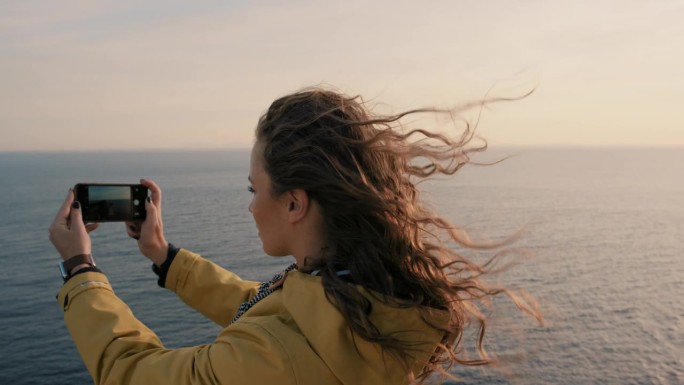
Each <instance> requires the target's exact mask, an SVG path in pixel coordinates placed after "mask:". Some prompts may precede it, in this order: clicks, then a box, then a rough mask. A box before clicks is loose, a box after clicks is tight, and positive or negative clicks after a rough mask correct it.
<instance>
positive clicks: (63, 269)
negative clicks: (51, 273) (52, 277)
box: [59, 261, 69, 280]
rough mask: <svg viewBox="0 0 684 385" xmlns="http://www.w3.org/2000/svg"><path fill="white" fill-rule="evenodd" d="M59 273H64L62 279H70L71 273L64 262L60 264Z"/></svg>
mask: <svg viewBox="0 0 684 385" xmlns="http://www.w3.org/2000/svg"><path fill="white" fill-rule="evenodd" d="M59 272H60V273H62V278H63V279H65V280H66V279H67V278H68V277H69V272H68V271H66V269H65V268H64V261H62V262H60V263H59Z"/></svg>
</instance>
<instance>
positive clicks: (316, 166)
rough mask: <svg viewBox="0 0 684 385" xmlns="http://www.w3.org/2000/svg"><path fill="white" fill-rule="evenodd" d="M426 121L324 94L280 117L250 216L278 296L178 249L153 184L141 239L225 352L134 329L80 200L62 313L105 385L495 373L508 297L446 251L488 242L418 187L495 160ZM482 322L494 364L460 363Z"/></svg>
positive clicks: (252, 175) (270, 114)
mask: <svg viewBox="0 0 684 385" xmlns="http://www.w3.org/2000/svg"><path fill="white" fill-rule="evenodd" d="M421 112H435V113H440V111H436V110H414V111H409V112H407V113H404V114H401V115H396V116H389V117H382V116H374V115H372V114H371V113H370V112H369V111H368V110H367V109H366V108H365V106H364V104H363V103H362V102H361V101H360V98H350V97H347V96H344V95H341V94H339V93H336V92H331V91H327V90H322V89H307V90H304V91H301V92H298V93H295V94H292V95H288V96H285V97H282V98H280V99H278V100H276V101H275V102H274V103H273V104H272V105H271V106H270V108H269V109H268V111H267V112H266V113H265V114H264V115H263V116H262V117H261V119H260V120H259V123H258V125H257V129H256V143H255V145H254V147H253V149H252V153H251V162H250V170H249V181H250V187H249V191H250V192H251V193H252V194H253V199H252V202H251V204H250V206H249V210H250V212H251V213H252V215H253V217H254V221H255V223H256V226H257V229H258V231H259V237H260V238H261V240H262V243H263V248H264V251H265V252H266V253H267V254H268V255H271V256H293V257H294V262H295V263H294V264H293V265H291V266H290V267H288V268H287V269H286V270H285V271H284V272H282V273H281V274H277V275H276V276H275V277H274V278H273V279H272V280H271V281H269V282H265V283H262V284H260V283H258V282H251V281H244V280H241V279H240V278H238V277H237V276H235V275H234V274H232V273H230V272H228V271H226V270H223V269H222V268H220V267H218V266H216V265H215V264H213V263H211V262H209V261H207V260H205V259H202V258H201V257H200V256H198V255H196V254H194V253H192V252H190V251H188V250H185V249H178V248H176V247H175V246H173V245H171V244H169V243H168V242H167V241H166V239H165V237H164V232H163V225H162V215H161V202H162V194H161V190H160V189H159V187H158V186H157V185H156V184H155V183H154V182H152V181H149V180H143V181H142V182H141V183H143V184H144V185H146V186H147V187H148V188H149V189H150V191H151V198H148V200H147V202H146V205H145V206H146V209H147V213H148V214H147V219H146V220H145V221H144V222H143V223H142V224H141V226H140V227H136V225H135V224H130V223H129V224H128V234H129V235H130V236H131V237H133V238H136V239H138V246H139V248H140V250H141V252H142V254H143V255H145V256H146V257H148V258H149V259H150V260H152V262H153V264H154V266H153V267H154V270H155V272H156V273H157V274H158V275H159V284H160V285H161V286H163V287H166V288H167V289H170V290H172V291H174V292H176V293H177V295H178V296H179V297H180V298H181V299H182V300H183V301H185V302H186V303H187V304H188V305H190V306H191V307H193V308H195V309H196V310H198V311H199V312H201V313H202V314H204V315H205V316H207V317H208V318H210V319H211V320H213V321H215V322H217V323H218V324H220V325H221V326H222V327H224V329H223V331H222V332H221V333H220V334H219V335H218V337H217V339H216V341H214V342H213V343H212V344H209V345H203V346H196V347H192V348H183V349H175V350H168V349H165V348H164V347H163V345H162V344H161V342H160V341H159V339H158V338H157V336H156V335H155V334H154V333H153V332H152V331H151V330H149V329H148V328H147V327H146V326H145V325H143V324H142V323H141V322H140V321H138V320H137V319H136V318H135V317H134V316H133V314H132V313H131V311H130V310H129V308H128V307H127V306H126V304H124V303H123V302H122V301H121V300H120V299H119V298H118V297H117V296H116V295H115V294H114V292H113V291H112V289H111V286H110V285H109V282H108V281H107V278H106V276H105V275H104V274H102V273H101V272H100V271H99V270H98V269H97V268H96V267H95V266H94V263H93V262H92V260H91V259H90V258H89V257H87V256H88V255H89V254H90V252H91V245H90V238H89V236H88V233H89V232H90V231H92V230H94V229H95V228H96V227H97V225H96V224H87V225H86V224H84V223H83V221H82V219H81V213H80V207H79V204H78V202H74V201H73V199H74V198H73V193H72V192H71V191H70V192H69V194H68V196H67V198H66V200H65V202H64V204H63V206H62V208H61V209H60V211H59V213H58V214H57V217H56V219H55V222H54V223H53V225H52V226H51V229H50V238H51V241H52V242H53V243H54V245H55V247H56V248H57V250H58V251H59V253H60V254H61V256H62V258H63V259H64V260H65V261H66V262H65V264H66V265H67V267H68V270H69V271H68V274H69V277H67V282H66V283H65V285H64V287H63V288H62V289H61V290H60V293H59V295H58V301H59V303H60V305H61V306H63V308H64V314H65V315H64V318H65V322H66V324H67V327H68V328H69V331H70V332H71V334H72V337H73V339H74V341H75V343H76V346H77V347H78V349H79V352H80V353H81V356H82V358H83V360H84V362H85V364H86V366H87V368H88V370H89V372H90V374H91V376H92V377H93V380H94V382H95V383H97V384H100V383H108V384H114V383H122V384H149V383H157V384H195V383H197V384H199V383H208V384H243V383H245V384H247V383H248V384H268V383H279V384H339V383H342V384H381V383H387V384H400V383H411V382H422V381H424V380H425V379H426V378H427V377H428V376H429V375H430V374H431V373H433V372H441V373H446V370H448V368H449V367H450V366H451V365H452V364H454V363H464V364H484V363H488V362H490V361H491V359H490V358H489V357H488V356H487V355H486V353H485V351H484V349H483V348H482V339H483V336H484V325H485V324H484V317H483V316H482V315H481V314H480V312H479V311H478V309H479V306H480V305H479V303H480V301H481V300H482V299H486V297H488V296H490V295H494V294H498V293H501V292H505V293H508V292H507V291H506V290H503V289H500V288H491V287H488V286H487V285H486V284H485V283H484V282H483V281H482V280H481V276H482V275H483V274H485V273H486V272H487V270H486V268H485V267H481V266H478V265H476V264H474V263H472V262H471V261H469V260H468V259H467V258H465V257H464V256H462V255H460V254H459V253H457V252H456V251H454V250H452V249H450V248H447V247H446V246H445V242H451V241H455V242H457V243H459V244H460V245H462V246H466V247H475V246H476V245H473V244H472V243H471V242H470V241H469V240H468V239H467V237H466V236H465V235H464V233H463V232H460V231H458V229H456V228H455V227H453V226H452V225H450V224H449V223H448V222H447V221H446V220H444V219H442V218H441V217H440V216H438V215H437V214H435V213H433V212H431V211H430V210H429V209H427V208H426V206H424V205H423V204H422V203H421V201H420V199H419V193H418V190H417V189H416V187H415V183H416V182H417V181H419V180H421V179H423V178H426V177H429V176H431V175H433V174H436V173H441V174H447V175H451V174H453V173H455V172H456V171H457V170H458V169H459V168H460V166H462V165H463V164H465V163H467V162H468V153H469V152H470V151H475V150H481V149H482V148H479V149H474V150H468V149H466V145H467V144H468V142H469V141H470V138H471V137H472V131H471V130H470V129H467V130H466V133H465V134H464V135H462V136H461V138H460V140H458V141H453V140H450V139H449V138H447V137H445V136H442V135H437V134H433V133H430V132H428V131H424V130H413V131H409V132H407V133H402V132H401V130H400V128H401V126H400V125H399V123H398V122H399V120H400V119H401V118H402V117H403V116H405V115H407V114H414V113H421ZM441 112H446V113H449V112H450V111H441ZM414 137H419V138H422V140H412V138H414ZM445 235H446V240H445V237H444V236H445ZM84 255H85V256H84ZM74 256H76V257H74ZM509 294H510V293H509ZM513 298H514V299H515V297H513ZM516 302H517V303H518V304H519V305H520V306H521V308H522V309H523V310H527V311H529V312H532V314H533V315H535V316H538V313H537V312H536V311H535V310H534V309H532V308H530V307H529V306H527V305H525V304H524V303H521V302H519V301H516ZM472 321H476V322H478V323H479V330H480V334H479V341H478V342H479V352H480V356H479V357H478V358H476V359H473V360H468V359H465V358H462V357H460V356H458V355H457V352H458V351H461V346H460V345H461V343H460V341H461V339H460V337H461V335H462V332H463V329H464V327H466V326H468V324H469V323H470V322H472Z"/></svg>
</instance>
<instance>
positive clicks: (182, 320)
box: [0, 148, 684, 384]
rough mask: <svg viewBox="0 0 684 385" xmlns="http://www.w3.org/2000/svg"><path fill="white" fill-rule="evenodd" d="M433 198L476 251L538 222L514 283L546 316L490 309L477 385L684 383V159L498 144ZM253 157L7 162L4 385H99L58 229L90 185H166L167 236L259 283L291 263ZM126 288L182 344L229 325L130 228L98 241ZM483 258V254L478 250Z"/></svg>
mask: <svg viewBox="0 0 684 385" xmlns="http://www.w3.org/2000/svg"><path fill="white" fill-rule="evenodd" d="M505 155H514V156H513V157H511V158H509V159H507V160H506V161H504V162H502V163H499V164H497V165H494V166H467V167H465V168H464V169H463V170H462V171H461V172H459V173H458V174H456V175H455V176H454V177H452V178H448V179H447V178H441V180H438V181H431V182H429V183H425V184H421V188H422V189H424V194H423V196H424V198H425V199H426V200H428V201H429V202H430V203H431V204H432V205H433V207H435V208H436V209H437V210H438V211H439V212H440V213H442V214H443V215H444V216H445V217H446V218H448V219H450V220H451V221H452V222H453V223H455V224H458V225H461V226H465V227H466V228H468V229H470V230H471V231H472V234H473V236H474V237H475V238H476V239H479V240H498V239H503V238H505V237H506V236H509V235H511V234H513V233H515V232H516V231H518V230H521V229H524V230H523V232H522V235H521V237H520V239H519V240H518V241H517V242H516V243H515V244H514V246H515V247H519V248H522V249H526V250H529V251H530V254H531V255H530V256H529V257H527V258H524V259H521V260H518V261H517V263H516V264H515V266H514V267H512V268H511V269H510V270H508V271H507V272H505V273H504V274H502V275H501V277H500V279H501V281H502V283H504V284H506V285H508V286H511V287H515V288H520V289H525V290H526V291H528V292H529V293H531V294H532V295H533V296H534V297H535V298H536V299H537V300H538V301H539V303H540V305H541V307H542V309H543V311H544V314H545V316H546V320H547V323H546V324H545V325H544V326H538V325H537V324H535V323H534V322H532V321H531V320H528V319H526V318H525V317H521V316H520V315H519V314H518V312H517V311H515V310H514V309H513V307H512V306H511V305H510V304H509V303H508V302H507V301H505V300H502V299H497V300H495V301H494V305H495V306H494V308H493V310H492V316H493V317H494V318H493V320H494V321H493V322H492V326H491V328H489V329H488V331H489V333H490V334H489V337H488V338H487V340H486V343H487V344H488V346H489V350H490V351H491V352H494V353H497V352H498V353H500V354H501V355H502V356H503V357H504V358H507V357H508V360H507V361H505V362H507V364H502V365H501V366H499V367H497V368H488V367H485V368H483V367H463V366H458V367H454V368H453V370H452V372H453V373H454V374H455V375H457V376H459V377H460V380H459V381H449V382H448V383H450V384H454V383H467V384H509V383H511V384H682V383H684V149H647V148H494V149H492V150H490V151H488V152H487V153H485V154H483V155H482V156H480V157H478V158H476V160H480V161H483V162H486V161H491V160H495V159H498V158H500V157H502V156H505ZM248 161H249V152H248V151H247V150H224V151H164V152H162V151H157V152H97V153H96V152H81V153H0V181H2V183H1V184H0V197H2V199H1V200H0V213H1V214H0V246H1V247H0V266H1V268H0V293H1V295H0V384H88V383H91V380H90V377H89V375H88V373H87V372H86V369H85V367H84V365H83V364H82V362H81V359H80V357H79V354H78V352H77V351H76V349H75V347H74V345H73V343H72V342H71V339H70V336H69V333H68V331H67V329H66V328H65V326H64V323H63V321H62V311H61V309H60V307H59V306H58V304H57V303H56V300H55V295H56V294H57V291H58V290H59V288H60V286H61V277H60V276H59V271H58V268H57V263H58V261H59V256H58V254H57V253H56V251H55V250H54V248H53V247H52V245H51V244H50V242H49V240H48V231H47V230H48V227H49V225H50V223H51V221H52V219H53V217H54V215H55V213H56V211H57V209H58V207H59V205H60V204H61V202H62V201H63V199H64V197H65V195H66V194H67V190H68V188H69V187H71V186H73V185H74V184H75V183H77V182H120V183H136V182H137V181H138V180H139V179H140V178H141V177H144V178H150V179H154V180H155V181H156V182H157V183H158V184H159V185H160V186H161V187H162V189H163V191H164V226H165V232H166V237H167V239H168V240H169V241H171V242H172V243H174V244H176V245H177V246H181V247H184V248H187V249H190V250H193V251H196V252H198V253H201V254H202V255H204V256H205V257H206V258H209V259H211V260H213V261H215V262H216V263H218V264H220V265H222V266H224V267H226V268H228V269H231V270H233V271H235V272H237V273H238V274H240V275H241V276H243V277H245V278H247V279H253V280H263V279H267V278H269V277H270V276H272V274H273V273H274V272H276V271H278V270H279V269H281V268H283V267H284V266H286V265H288V264H289V263H290V260H289V259H287V258H272V257H268V256H266V255H264V253H263V251H262V249H261V244H260V241H259V239H258V237H257V234H256V230H255V227H254V224H253V221H252V218H251V215H250V213H249V212H248V210H247V207H248V204H249V200H250V198H251V196H250V194H249V193H248V192H247V173H248ZM92 242H93V254H94V256H95V258H96V259H97V262H98V265H99V266H100V267H101V268H102V269H103V270H104V271H105V272H106V273H107V275H108V276H109V279H110V280H111V282H112V284H113V287H114V289H115V291H116V292H117V293H118V295H119V296H120V297H121V298H122V299H123V300H124V301H126V303H128V304H129V306H130V307H131V309H132V310H133V312H134V313H135V314H136V315H137V317H138V318H139V319H141V320H142V321H143V322H145V323H146V324H147V325H148V326H149V327H151V328H152V329H153V330H154V331H156V332H157V333H158V334H159V336H160V337H161V339H162V341H164V343H165V345H166V346H167V347H170V348H175V347H182V346H193V345H197V344H206V343H211V341H212V340H213V339H214V337H215V336H216V335H217V333H218V332H219V331H220V328H219V327H218V326H216V325H214V324H212V323H211V322H210V321H208V320H207V319H205V318H204V317H202V316H201V315H199V314H197V313H195V312H194V311H192V310H190V309H188V308H187V307H186V306H185V305H184V304H183V303H182V302H181V301H180V300H178V299H177V298H176V297H175V295H173V294H172V293H170V292H168V291H166V290H164V289H161V288H159V287H158V286H157V285H156V276H154V274H153V273H152V271H151V268H150V263H149V262H148V261H147V259H145V258H144V257H142V256H141V255H140V253H139V251H138V249H137V246H136V244H135V241H133V240H131V239H130V238H128V237H127V236H126V233H125V231H124V227H123V224H120V223H113V224H112V223H108V224H103V225H102V226H101V227H100V229H98V230H97V231H95V232H94V233H93V234H92ZM473 257H474V258H476V259H477V258H481V257H482V255H480V254H474V255H473Z"/></svg>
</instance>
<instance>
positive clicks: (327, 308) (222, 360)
mask: <svg viewBox="0 0 684 385" xmlns="http://www.w3.org/2000/svg"><path fill="white" fill-rule="evenodd" d="M258 285H259V283H258V282H252V281H245V280H242V279H240V278H239V277H238V276H236V275H235V274H233V273H231V272H229V271H226V270H224V269H222V268H220V267H218V266H217V265H215V264H214V263H212V262H209V261H207V260H205V259H203V258H201V257H200V256H199V255H196V254H193V253H191V252H189V251H187V250H184V249H181V250H180V251H179V253H178V255H177V256H176V258H175V259H174V261H173V263H172V264H171V267H170V268H169V271H168V275H167V277H166V288H168V289H170V290H172V291H174V292H175V293H176V294H177V295H178V296H179V297H180V298H181V299H182V300H183V301H184V302H185V303H186V304H188V305H189V306H191V307H193V308H194V309H196V310H197V311H199V312H200V313H202V314H203V315H205V316H206V317H208V318H209V319H211V320H212V321H214V322H216V323H218V324H219V325H221V326H223V327H224V329H223V330H222V331H221V332H220V333H219V335H218V336H217V337H216V340H215V341H214V342H213V343H211V344H207V345H201V346H194V347H189V348H181V349H173V350H169V349H165V348H164V346H163V345H162V343H161V341H160V340H159V337H157V335H156V334H155V333H154V332H153V331H152V330H150V329H149V328H147V327H146V326H145V325H144V324H143V323H142V322H140V321H139V320H138V319H136V318H135V316H134V315H133V313H132V312H131V310H130V309H129V308H128V306H127V305H126V304H125V303H124V302H123V301H121V300H120V299H119V298H118V297H117V296H116V294H115V293H114V291H113V290H112V287H111V286H110V284H109V281H108V280H107V277H106V276H105V275H104V274H101V273H95V272H88V273H83V274H79V275H77V276H75V277H73V278H72V279H70V280H69V281H68V282H67V283H66V284H65V285H64V287H62V289H61V290H60V292H59V295H58V301H59V304H60V305H61V306H62V307H63V309H64V320H65V323H66V325H67V328H68V329H69V332H70V333H71V336H72V338H73V340H74V342H75V344H76V347H77V348H78V351H79V352H80V354H81V357H82V358H83V361H84V362H85V365H86V367H87V368H88V371H89V372H90V375H91V376H92V378H93V381H94V382H95V384H129V385H136V384H141V385H150V384H177V385H180V384H249V385H260V384H279V385H286V384H301V385H304V384H355V385H356V384H402V383H406V375H405V373H404V372H403V371H402V369H401V366H400V365H399V363H398V362H397V361H396V360H395V359H393V358H392V356H391V355H389V354H384V355H383V354H382V352H381V351H380V349H379V348H378V346H377V345H376V344H372V343H369V342H367V341H365V340H363V339H361V338H360V337H358V336H356V337H354V336H352V333H351V332H350V329H349V327H348V325H347V323H346V322H345V320H344V318H343V317H342V315H341V314H340V313H339V311H338V310H337V309H336V308H335V307H334V306H333V305H332V304H331V303H330V302H329V301H328V300H327V298H326V296H325V293H324V291H323V286H322V285H321V278H320V277H315V276H311V275H309V274H304V273H300V272H297V271H293V272H290V273H289V274H288V275H287V278H286V280H285V282H284V284H283V287H282V289H279V290H276V291H275V292H273V293H272V294H271V295H269V296H268V297H266V298H264V299H263V300H261V301H259V302H258V303H257V304H255V305H254V306H253V307H252V308H251V309H249V310H248V311H247V312H246V313H245V314H244V315H243V316H242V317H241V318H239V319H238V320H237V321H236V322H235V323H233V324H231V325H229V326H228V324H229V323H230V321H231V319H232V317H233V316H234V315H235V313H236V311H237V308H238V306H239V305H240V304H241V303H242V302H244V301H247V300H249V298H250V297H251V296H252V295H254V294H255V293H256V291H257V288H258ZM359 290H361V291H362V292H363V293H364V294H365V295H366V296H367V297H368V298H369V299H370V300H371V301H372V303H373V311H372V314H371V320H372V321H373V323H374V324H375V325H376V326H377V327H378V329H379V330H380V331H381V332H383V333H392V332H401V334H397V335H401V338H403V339H405V340H407V341H412V342H416V343H417V344H418V345H417V347H418V348H419V350H420V352H419V353H417V354H416V360H415V361H414V363H413V365H412V371H413V373H414V374H418V373H419V372H420V370H421V368H422V367H423V365H424V363H425V362H426V361H427V360H428V359H429V357H430V356H431V354H432V352H433V351H434V349H435V348H436V345H437V343H439V341H440V340H441V338H442V335H441V333H440V332H439V331H437V330H435V329H433V328H431V327H429V326H428V325H427V324H426V323H425V322H424V321H422V320H421V317H420V314H419V310H418V309H398V308H393V307H389V306H387V305H384V304H382V303H380V302H378V301H376V300H374V299H373V298H372V297H371V296H369V295H368V293H367V292H365V291H364V290H363V289H361V288H360V289H359Z"/></svg>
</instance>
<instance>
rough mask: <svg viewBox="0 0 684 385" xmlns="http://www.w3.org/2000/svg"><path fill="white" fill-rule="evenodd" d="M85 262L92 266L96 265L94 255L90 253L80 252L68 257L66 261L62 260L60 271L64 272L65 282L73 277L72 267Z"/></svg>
mask: <svg viewBox="0 0 684 385" xmlns="http://www.w3.org/2000/svg"><path fill="white" fill-rule="evenodd" d="M83 264H87V265H90V267H91V268H93V267H95V260H94V259H93V256H92V255H90V254H79V255H76V256H74V257H71V258H69V259H67V260H66V261H62V262H60V263H59V272H60V273H62V278H63V279H64V282H66V281H67V280H68V279H69V278H71V269H73V268H74V267H76V266H78V265H83Z"/></svg>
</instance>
